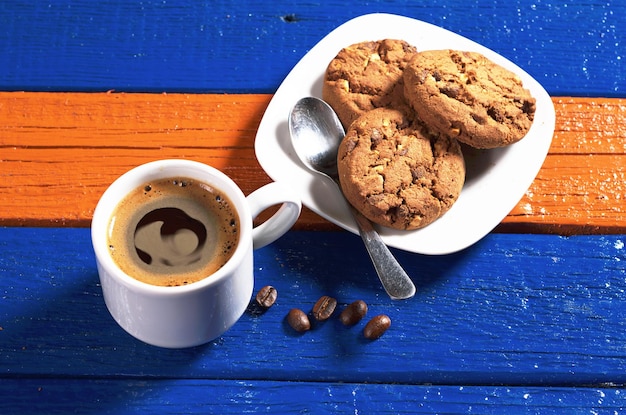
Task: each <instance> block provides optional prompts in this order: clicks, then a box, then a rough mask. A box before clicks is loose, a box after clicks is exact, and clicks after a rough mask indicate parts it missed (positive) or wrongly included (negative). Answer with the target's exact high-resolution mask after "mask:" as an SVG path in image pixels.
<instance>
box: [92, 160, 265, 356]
mask: <svg viewBox="0 0 626 415" xmlns="http://www.w3.org/2000/svg"><path fill="white" fill-rule="evenodd" d="M169 177H187V178H190V179H194V180H197V181H201V182H204V183H206V184H208V185H210V186H213V187H215V188H217V189H219V190H221V192H222V193H224V194H225V195H226V196H227V197H228V198H229V199H230V201H231V202H232V204H233V206H234V208H235V210H236V212H237V215H238V217H239V224H240V226H239V241H238V244H237V246H236V248H235V249H234V252H233V253H232V256H231V257H230V259H229V260H228V261H227V262H226V263H225V264H224V265H223V266H222V267H221V268H219V269H218V270H217V271H215V272H214V273H213V274H212V275H210V276H208V277H206V278H204V279H201V280H199V281H197V282H193V283H190V284H187V285H180V286H173V287H165V286H157V285H151V284H148V283H145V282H141V281H138V280H137V279H135V278H133V277H131V276H130V275H127V274H126V273H125V272H123V271H122V270H121V269H120V267H118V266H117V264H116V263H115V261H114V260H113V258H112V257H111V255H110V252H109V248H108V242H107V240H108V238H107V233H108V232H109V231H110V229H109V221H110V218H111V216H112V215H113V213H114V211H115V209H116V207H117V205H118V203H119V202H120V201H121V200H122V199H124V197H125V196H126V195H127V194H128V193H129V192H130V191H132V190H134V189H136V188H138V187H139V186H142V185H144V184H145V183H147V182H150V181H154V180H158V179H163V178H169ZM252 219H253V214H252V212H251V210H250V207H249V204H248V201H247V200H246V197H245V196H244V194H243V192H242V191H241V190H240V189H239V187H237V185H236V184H235V183H234V182H233V181H232V180H231V179H230V178H228V177H227V176H226V175H225V174H223V173H222V172H220V171H218V170H216V169H214V168H212V167H210V166H207V165H204V164H202V163H197V162H192V161H188V160H161V161H157V162H152V163H148V164H144V165H142V166H139V167H136V168H134V169H132V170H130V171H129V172H127V173H126V174H124V175H122V176H120V177H119V178H118V179H117V180H116V181H115V182H113V184H111V186H110V187H109V188H108V189H107V190H106V191H105V193H104V194H103V195H102V197H101V199H100V201H99V202H98V205H97V207H96V210H95V211H94V216H93V221H92V229H91V231H92V243H93V247H94V251H95V254H96V260H97V266H98V274H99V276H100V282H101V286H102V291H103V296H104V301H105V303H106V306H107V308H108V310H109V312H110V313H111V315H112V316H113V318H114V319H115V321H117V323H118V324H119V325H120V326H121V327H122V328H123V329H124V330H126V331H127V332H128V333H130V334H131V335H133V336H134V337H136V338H138V339H139V340H142V341H144V342H146V343H149V344H152V345H155V346H160V347H168V348H182V347H192V346H197V345H200V344H204V343H206V342H209V341H211V340H213V339H215V338H216V337H218V336H220V335H221V334H222V333H224V332H225V331H226V330H228V329H229V328H230V327H231V326H232V325H233V324H234V323H235V322H236V321H237V320H238V319H239V317H241V315H242V314H243V313H244V311H245V309H246V307H247V305H248V303H249V301H250V298H251V295H252V291H253V286H254V277H253V236H252V233H253V229H252V226H253V225H252Z"/></svg>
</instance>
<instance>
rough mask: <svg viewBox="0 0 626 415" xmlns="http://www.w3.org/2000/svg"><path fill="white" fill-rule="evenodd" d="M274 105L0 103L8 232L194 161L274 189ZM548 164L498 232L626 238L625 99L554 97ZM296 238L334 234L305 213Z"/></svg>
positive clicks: (215, 101) (60, 221)
mask: <svg viewBox="0 0 626 415" xmlns="http://www.w3.org/2000/svg"><path fill="white" fill-rule="evenodd" d="M270 99H271V95H265V94H259V95H253V94H249V95H246V94H241V95H239V94H237V95H220V94H207V95H202V94H197V95H196V94H124V93H41V92H33V93H30V92H28V93H25V92H0V179H1V180H0V225H5V226H88V225H89V223H90V220H91V215H92V213H93V209H94V207H95V204H96V202H97V200H98V198H99V196H100V194H101V193H102V192H103V191H104V189H105V188H106V186H108V184H109V183H111V181H113V180H114V179H115V178H116V177H117V176H119V175H120V174H122V173H123V172H124V171H126V170H128V169H130V168H132V167H133V166H136V165H138V164H141V163H144V162H147V161H150V160H156V159H161V158H170V157H171V158H189V159H194V160H198V161H202V162H205V163H208V164H211V165H213V166H216V167H218V168H220V169H222V170H223V171H225V172H226V173H227V174H228V175H230V176H231V177H232V178H233V179H234V180H235V182H237V183H238V184H239V185H240V186H241V187H242V189H243V190H244V193H246V194H247V193H250V192H251V191H252V190H254V189H256V188H257V187H259V186H261V185H263V184H265V183H267V182H269V180H270V179H269V177H268V176H267V175H266V174H265V173H264V172H263V170H262V169H261V167H260V166H259V164H258V162H257V161H256V158H255V155H254V137H255V133H256V129H257V127H258V124H259V122H260V120H261V117H262V116H263V113H264V111H265V108H266V107H267V104H268V103H269V100H270ZM554 104H555V108H556V112H557V126H556V131H555V136H554V139H553V143H552V147H551V149H550V154H549V155H548V158H547V159H546V162H545V163H544V166H543V168H542V170H541V171H540V173H539V175H538V177H537V179H536V180H535V181H534V183H533V184H532V186H531V188H530V189H529V190H528V192H527V193H526V195H525V196H524V197H523V198H522V200H521V201H520V203H519V204H518V205H517V206H516V207H515V208H514V209H513V211H512V212H511V213H510V215H509V216H507V218H506V219H505V220H504V221H503V223H502V224H501V225H500V226H499V228H498V229H499V230H500V231H520V232H526V231H528V232H556V233H562V234H572V233H614V232H625V231H626V212H625V209H624V207H623V200H624V198H626V188H625V185H624V175H625V170H626V133H625V132H624V130H623V129H620V128H619V126H620V125H622V126H623V125H626V100H624V99H604V98H554ZM297 227H298V228H299V229H336V228H335V227H334V226H333V225H331V224H329V223H328V222H326V221H325V220H324V219H322V218H320V217H319V216H317V215H315V214H314V213H312V212H310V211H308V210H306V209H305V211H304V213H303V215H302V217H301V219H300V220H299V222H298V224H297Z"/></svg>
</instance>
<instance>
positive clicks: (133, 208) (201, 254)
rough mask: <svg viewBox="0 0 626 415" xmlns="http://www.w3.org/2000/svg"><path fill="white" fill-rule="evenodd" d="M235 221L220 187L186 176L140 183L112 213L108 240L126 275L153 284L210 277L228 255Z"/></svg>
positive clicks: (235, 231)
mask: <svg viewBox="0 0 626 415" xmlns="http://www.w3.org/2000/svg"><path fill="white" fill-rule="evenodd" d="M239 227H240V221H239V217H238V216H237V211H236V208H235V206H234V205H233V203H232V202H231V200H230V199H229V198H228V196H226V194H225V193H224V192H222V191H221V190H219V189H216V188H215V187H213V186H210V185H208V184H206V183H203V182H201V181H198V180H194V179H191V178H188V177H168V178H161V179H157V180H153V181H150V182H147V183H144V184H142V185H141V186H139V187H137V188H136V189H134V190H133V191H131V192H130V193H129V194H128V195H126V196H125V197H124V198H123V199H122V200H121V201H120V202H119V203H118V205H117V206H116V208H115V209H114V211H113V214H112V215H111V219H110V223H109V228H108V233H107V238H108V240H107V242H108V246H109V251H110V254H111V257H112V259H113V261H114V262H115V263H116V265H117V266H118V267H119V268H120V269H121V270H122V271H124V273H126V274H127V275H130V276H132V277H133V278H135V279H137V280H139V281H142V282H144V283H148V284H152V285H158V286H168V287H169V286H181V285H187V284H191V283H194V282H197V281H200V280H202V279H204V278H207V277H208V278H210V275H211V274H213V273H214V272H215V271H217V270H218V269H220V268H221V267H222V266H223V265H224V264H226V262H228V260H229V259H230V258H231V256H232V254H233V252H234V251H235V249H236V247H237V243H238V241H239V235H240V229H239Z"/></svg>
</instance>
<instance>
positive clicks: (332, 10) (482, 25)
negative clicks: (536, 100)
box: [0, 0, 626, 97]
mask: <svg viewBox="0 0 626 415" xmlns="http://www.w3.org/2000/svg"><path fill="white" fill-rule="evenodd" d="M374 12H386V13H395V14H401V15H404V16H408V17H412V18H415V19H420V20H423V21H426V22H429V23H432V24H435V25H438V26H440V27H443V28H445V29H448V30H451V31H453V32H456V33H459V34H460V35H462V36H465V37H468V38H470V39H472V40H474V41H476V42H478V43H481V44H483V45H484V46H486V47H488V48H490V49H493V50H495V51H496V52H498V53H500V54H501V55H503V56H505V57H507V58H508V59H510V60H512V61H513V62H516V63H517V64H518V65H520V66H521V67H522V68H523V69H524V70H526V71H527V72H528V73H530V74H531V75H532V76H533V77H534V78H536V79H537V80H538V81H539V82H540V83H541V84H542V85H543V86H544V87H545V88H546V89H547V91H548V92H549V93H550V94H551V95H555V96H602V97H624V93H625V92H626V76H624V59H625V56H624V45H623V42H624V39H626V25H624V24H623V22H624V21H626V3H624V2H622V1H605V2H598V1H597V0H578V1H568V2H565V3H563V2H561V3H557V2H552V1H547V2H545V1H542V2H528V1H525V0H479V1H473V2H467V1H463V0H448V1H445V2H433V1H426V0H417V1H404V0H401V1H398V0H395V1H388V0H373V1H368V2H359V3H347V2H345V1H344V0H328V1H324V2H294V1H292V0H275V1H271V2H242V1H238V0H217V1H198V0H177V1H126V0H112V1H106V2H94V1H91V0H56V1H54V2H43V1H30V2H28V1H3V2H0V27H2V30H1V31H0V56H2V58H3V61H2V65H0V90H5V91H15V90H29V91H60V92H67V91H97V92H104V91H107V90H110V89H115V90H117V91H124V92H163V91H165V92H170V93H172V92H196V93H198V92H202V93H206V92H214V93H216V92H217V93H219V92H229V93H241V92H244V93H267V94H272V93H274V92H275V91H276V89H277V88H278V86H279V85H280V82H281V81H282V80H283V79H284V77H285V76H286V75H287V73H288V72H289V71H290V70H291V68H293V66H294V65H295V64H296V63H297V62H298V61H299V60H300V59H301V58H302V56H304V54H305V53H306V52H307V51H308V50H310V49H311V48H312V47H313V46H314V45H315V44H317V42H319V41H320V40H321V39H322V38H323V37H324V36H325V35H326V34H327V33H328V32H330V31H331V30H333V29H334V28H336V27H337V26H339V25H341V24H342V23H344V22H346V21H348V20H349V19H352V18H354V17H356V16H359V15H362V14H366V13H374ZM338 46H339V45H338Z"/></svg>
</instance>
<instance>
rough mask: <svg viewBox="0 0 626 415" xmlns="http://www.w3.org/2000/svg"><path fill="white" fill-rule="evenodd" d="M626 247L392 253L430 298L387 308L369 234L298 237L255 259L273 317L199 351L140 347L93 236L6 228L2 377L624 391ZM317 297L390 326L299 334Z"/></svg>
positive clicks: (530, 245) (572, 244) (332, 324)
mask: <svg viewBox="0 0 626 415" xmlns="http://www.w3.org/2000/svg"><path fill="white" fill-rule="evenodd" d="M624 240H625V236H624V235H610V236H576V237H570V238H565V237H561V236H552V235H509V234H491V235H488V236H487V237H486V238H485V239H483V240H482V241H480V242H479V243H478V244H476V245H474V246H473V247H470V248H468V249H467V250H465V251H462V252H459V253H456V254H453V255H449V256H444V257H426V256H420V255H415V254H410V253H406V252H399V251H396V253H397V256H398V258H399V260H400V261H401V262H402V263H403V264H404V265H405V267H406V268H407V270H408V272H409V274H411V275H412V276H413V277H414V279H415V282H416V284H417V285H418V287H419V292H418V294H417V295H416V297H415V298H413V299H411V300H407V301H400V302H394V301H392V300H389V299H388V298H387V297H386V296H385V294H384V293H383V292H382V289H381V288H380V286H379V283H378V281H377V279H376V277H375V274H374V272H373V270H372V268H371V264H370V263H369V260H368V259H367V254H366V252H365V250H364V249H363V247H362V244H361V241H360V240H359V238H358V237H356V236H354V235H352V234H349V233H346V232H289V233H288V234H287V235H286V236H285V237H283V238H282V239H280V240H279V241H277V242H276V243H274V244H272V245H270V246H268V247H265V248H263V249H261V250H259V251H257V252H256V254H255V261H256V264H255V267H256V280H257V288H258V287H260V286H262V285H265V284H272V285H274V286H276V287H277V289H278V291H279V299H278V302H277V304H276V305H275V306H274V307H272V308H271V309H270V310H269V311H267V312H266V313H264V314H259V313H255V312H253V311H254V310H250V311H249V312H248V313H246V314H245V315H244V316H243V317H242V319H241V320H240V321H239V322H238V323H237V324H236V325H235V327H233V329H231V330H230V331H229V332H227V333H226V334H225V335H224V336H222V337H220V338H219V339H217V340H216V341H214V342H212V343H210V344H208V345H205V346H202V347H198V348H193V349H187V350H164V349H159V348H155V347H151V346H147V345H144V344H143V343H141V342H139V341H136V340H135V339H133V338H131V337H130V336H128V335H127V334H126V333H124V332H123V331H122V330H121V329H120V328H119V327H118V326H117V325H116V324H115V323H114V322H113V320H112V319H111V318H110V316H109V314H108V312H107V310H106V308H105V306H104V303H103V301H102V297H101V290H100V287H99V284H98V278H97V273H96V269H95V261H94V257H93V253H92V249H91V246H90V239H89V231H88V229H70V228H39V229H37V228H2V229H0V252H1V254H0V275H1V276H2V283H1V288H0V297H1V301H0V328H1V330H0V368H1V370H2V373H3V375H4V376H42V375H44V376H64V377H65V376H97V377H105V376H150V377H164V378H173V377H174V378H175V377H178V376H185V377H188V378H207V379H250V380H254V379H257V380H262V379H274V380H285V379H290V380H294V381H297V380H301V381H326V382H335V381H337V382H372V383H380V382H399V383H407V384H409V383H432V384H454V385H480V384H508V385H581V384H598V383H606V382H612V383H624V382H626V352H625V351H626V301H625V300H624V292H625V291H626V271H625V267H624V263H626V262H625V261H626V249H624ZM321 295H331V296H334V297H335V298H337V299H338V301H339V303H340V305H341V306H343V305H345V304H347V303H349V302H351V301H353V300H356V299H359V298H361V299H363V300H365V301H366V302H367V303H368V304H369V306H370V312H369V316H373V315H375V314H378V313H387V314H388V315H389V316H390V317H391V319H392V321H393V323H392V327H391V329H390V330H389V331H388V332H387V333H386V334H385V335H384V336H383V337H382V338H380V339H379V340H377V341H374V342H370V341H365V340H364V338H363V337H362V334H361V330H362V328H363V325H364V323H365V322H362V323H361V324H359V325H358V326H356V327H353V328H345V327H343V326H342V325H341V324H340V323H338V321H337V320H335V319H333V320H331V321H328V322H326V323H325V324H318V325H315V327H314V329H313V330H311V331H310V332H307V333H305V334H303V335H296V334H295V333H294V332H293V331H292V330H291V329H290V328H289V327H288V326H287V325H286V324H285V322H284V317H285V316H286V314H287V312H288V310H289V309H290V308H292V307H301V308H303V309H304V310H309V309H310V307H312V305H313V304H314V303H315V301H316V300H317V298H319V296H321Z"/></svg>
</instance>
